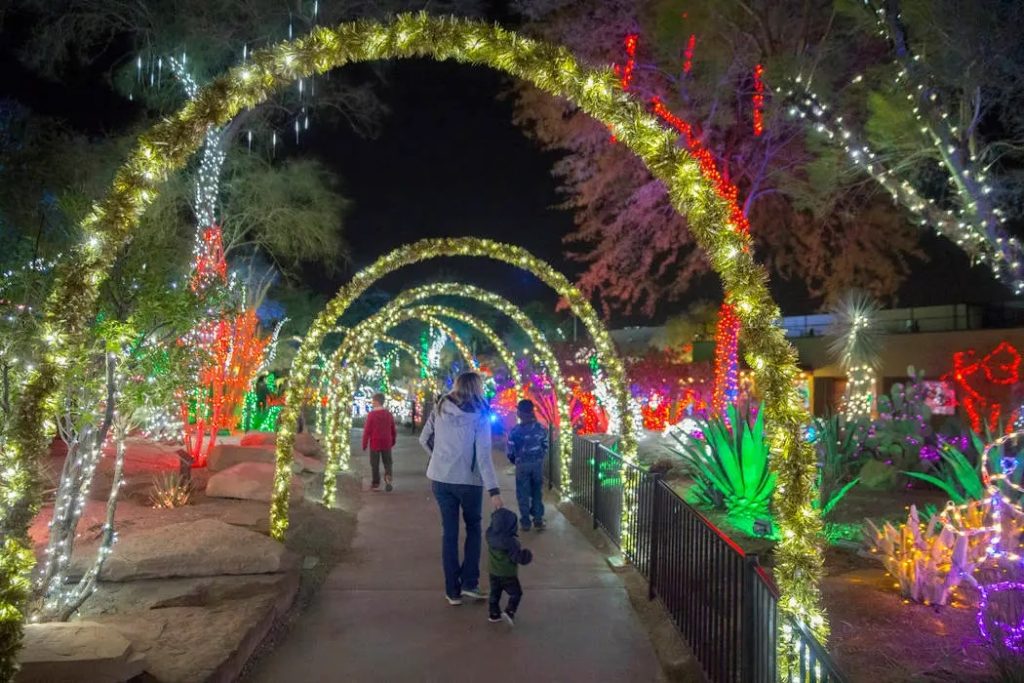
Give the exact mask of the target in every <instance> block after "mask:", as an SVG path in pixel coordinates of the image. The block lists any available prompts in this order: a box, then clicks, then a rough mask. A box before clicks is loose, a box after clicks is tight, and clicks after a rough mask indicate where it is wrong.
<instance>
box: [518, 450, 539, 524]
mask: <svg viewBox="0 0 1024 683" xmlns="http://www.w3.org/2000/svg"><path fill="white" fill-rule="evenodd" d="M543 472H544V462H543V461H537V462H529V463H516V500H517V501H518V502H519V521H520V522H522V523H523V524H524V525H525V526H529V525H530V517H533V521H534V522H540V521H541V520H543V519H544V475H543Z"/></svg>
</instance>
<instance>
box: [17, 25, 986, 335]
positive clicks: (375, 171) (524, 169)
mask: <svg viewBox="0 0 1024 683" xmlns="http://www.w3.org/2000/svg"><path fill="white" fill-rule="evenodd" d="M4 42H5V41H4V40H3V36H0V97H3V96H6V97H12V98H14V99H18V100H20V101H22V102H24V103H25V104H27V105H28V106H30V107H31V108H32V109H33V110H35V111H38V112H40V113H44V114H47V115H51V116H57V117H60V118H64V119H66V120H68V121H69V122H70V123H71V124H72V125H74V126H76V127H78V128H81V129H84V130H87V131H88V132H91V133H100V132H102V131H103V130H114V129H117V128H118V127H120V126H122V125H123V124H124V123H125V122H126V121H127V119H128V118H129V117H130V116H131V114H132V107H131V105H130V104H129V103H127V102H126V101H124V100H123V99H121V98H119V97H118V96H116V95H115V94H113V93H112V92H110V91H109V90H108V89H107V88H106V87H105V86H104V85H103V83H104V79H103V74H102V72H95V71H94V72H88V71H83V72H79V73H76V74H71V75H70V76H68V77H67V78H66V79H65V80H66V81H67V82H66V83H62V84H56V83H46V82H44V81H41V80H40V79H38V78H36V77H34V76H32V75H31V74H29V73H28V72H27V71H25V70H24V69H23V68H22V67H20V65H18V64H17V62H16V60H14V59H13V57H12V56H11V54H10V51H9V49H10V48H9V46H10V42H7V43H6V45H5V44H4ZM384 73H385V75H386V85H384V86H382V87H381V88H380V89H379V92H380V94H381V96H382V97H383V99H384V100H385V102H386V103H387V105H388V106H389V108H390V109H391V115H390V116H389V117H388V118H387V119H386V120H385V122H384V125H383V129H382V131H381V134H380V136H379V137H378V138H376V139H373V140H367V139H363V138H360V137H358V136H356V135H355V134H353V133H352V132H351V131H349V130H348V129H347V128H345V127H339V126H329V125H317V122H316V121H315V120H314V123H313V126H312V129H311V131H310V134H309V135H308V136H306V137H305V138H304V139H303V142H302V143H301V145H300V147H301V149H290V150H288V152H287V153H288V154H313V155H316V156H317V157H319V158H320V159H321V160H323V161H324V162H325V163H326V164H328V165H330V166H331V167H332V168H334V169H335V170H337V171H338V173H339V174H340V175H341V177H342V178H343V183H344V185H343V192H344V194H345V195H346V197H348V198H349V199H350V200H351V201H352V210H351V211H350V213H349V214H348V216H347V217H346V220H345V227H344V231H345V238H346V240H347V241H348V242H349V244H350V245H351V248H352V254H353V259H354V264H353V267H356V268H358V267H362V266H365V265H366V264H368V263H370V262H371V261H372V260H373V259H374V258H376V257H378V256H380V255H382V254H384V253H385V252H387V251H388V250H390V249H392V248H394V247H397V246H399V245H401V244H404V243H407V242H410V241H413V240H415V239H418V238H422V237H440V236H462V235H475V236H481V237H489V238H492V239H496V240H501V241H506V242H511V243H514V244H518V245H520V246H523V247H525V248H527V249H529V250H530V251H532V252H533V253H534V254H536V255H538V256H540V257H542V258H545V259H547V260H548V261H550V262H551V263H552V265H554V266H555V267H556V268H558V269H560V270H562V272H564V273H566V274H567V275H568V276H569V277H570V278H573V277H574V276H576V275H578V273H579V270H580V266H579V264H576V263H572V262H569V261H567V260H566V259H565V257H564V255H563V254H564V247H563V245H562V238H563V237H564V236H565V235H566V234H567V233H568V232H569V231H570V230H571V229H572V216H571V214H570V213H569V212H566V211H562V210H559V209H555V208H553V207H554V205H555V204H556V203H557V202H558V201H559V197H558V195H557V193H556V192H555V185H556V182H555V180H554V179H553V178H552V177H551V174H550V169H551V165H552V163H553V161H555V160H556V159H557V155H554V154H549V153H544V152H542V151H540V150H539V149H538V147H537V146H536V145H535V144H534V143H533V142H532V141H530V140H529V139H527V138H526V137H525V135H524V134H523V133H522V131H521V130H520V129H519V128H518V127H517V126H515V125H514V124H513V123H512V105H511V102H510V101H509V100H508V99H506V98H503V97H502V95H503V93H505V92H507V90H508V89H509V85H510V84H509V81H508V80H507V79H506V77H505V76H503V75H501V74H498V73H496V72H493V71H490V70H488V69H485V68H482V67H471V66H465V65H458V64H452V63H436V62H432V61H429V60H412V61H399V62H393V63H389V64H388V65H386V67H385V70H384ZM894 210H895V209H894ZM925 243H926V245H927V246H928V251H929V253H930V254H931V257H932V258H931V261H930V262H929V263H927V264H917V266H916V267H915V272H914V274H913V276H912V277H911V279H910V280H909V281H908V282H907V284H906V285H905V286H904V287H903V288H902V290H901V292H900V296H899V301H900V303H901V304H902V305H914V306H921V305H929V304H936V303H950V302H954V301H968V302H981V301H986V300H991V299H994V298H995V299H998V298H1004V297H1005V293H1004V292H1002V291H1001V290H1000V289H999V288H997V287H995V286H994V285H993V284H992V283H991V281H990V280H989V279H988V278H987V277H985V276H984V275H983V274H981V273H980V272H979V271H978V269H975V270H973V271H972V270H970V269H969V268H968V267H967V262H966V258H965V257H963V255H962V254H960V253H959V252H958V251H957V250H955V249H954V248H953V247H952V246H951V245H950V244H949V243H948V242H946V241H944V240H941V239H939V238H935V237H929V238H926V240H925ZM351 272H352V270H351V269H348V270H343V271H342V273H341V274H340V275H336V276H331V277H327V276H325V275H323V274H322V272H320V271H319V270H318V269H313V268H311V269H309V271H308V280H309V284H310V285H311V286H313V287H314V288H315V289H318V290H320V291H322V292H324V293H330V292H333V291H335V290H336V288H337V286H338V285H339V284H341V282H343V281H344V279H345V278H347V277H348V276H349V275H350V274H351ZM439 277H444V278H445V279H449V278H458V279H464V280H466V281H468V282H472V283H474V284H478V285H481V286H484V287H488V288H492V289H494V290H495V291H498V292H499V293H501V294H503V295H505V296H507V297H509V298H512V299H514V300H516V301H519V302H526V301H531V300H535V299H536V300H542V301H548V302H553V301H554V298H553V295H552V294H551V293H550V291H549V290H548V289H547V288H546V287H545V286H544V285H543V284H542V283H540V282H539V281H537V280H536V279H534V278H533V277H532V276H529V275H528V274H525V273H523V272H522V271H518V270H517V269H514V268H511V267H509V266H505V265H503V264H500V263H497V262H491V261H484V260H477V259H448V260H442V261H433V262H429V263H427V264H421V265H420V266H418V267H414V268H411V269H408V270H405V271H403V272H402V273H401V275H395V276H392V277H391V278H389V279H388V280H386V281H385V282H384V283H383V284H384V286H385V287H386V288H387V289H389V290H392V291H397V290H399V289H401V288H402V287H404V286H406V285H409V284H415V283H418V282H422V281H424V280H426V279H438V278H439ZM772 288H773V290H774V291H775V293H776V295H777V297H778V300H779V302H780V304H781V305H782V308H783V311H784V313H788V314H800V313H805V312H810V311H811V310H813V304H812V303H811V302H809V301H808V300H807V297H806V293H805V292H804V291H803V287H802V286H801V285H800V284H799V283H793V282H790V283H787V282H785V281H782V280H780V279H779V278H774V279H773V282H772ZM718 296H720V293H719V290H718V288H717V286H716V285H715V284H714V282H713V280H711V279H710V278H709V279H708V280H707V281H705V282H704V283H701V284H699V285H698V286H697V287H695V288H694V291H693V298H699V297H706V298H717V297H718ZM687 303H688V302H686V301H683V302H680V303H678V304H669V305H666V306H664V307H663V308H662V310H660V311H659V312H658V315H657V316H656V321H659V322H660V320H661V319H663V317H664V316H665V315H666V314H669V313H671V312H673V311H674V310H681V309H684V308H685V307H686V305H687ZM612 322H613V324H624V323H631V324H638V323H642V322H644V320H643V319H641V318H625V317H619V318H617V319H614V320H613V321H612Z"/></svg>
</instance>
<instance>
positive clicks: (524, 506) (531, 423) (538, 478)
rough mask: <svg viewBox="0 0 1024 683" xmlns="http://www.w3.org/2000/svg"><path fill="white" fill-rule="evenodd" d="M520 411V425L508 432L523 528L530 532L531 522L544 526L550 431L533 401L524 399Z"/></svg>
mask: <svg viewBox="0 0 1024 683" xmlns="http://www.w3.org/2000/svg"><path fill="white" fill-rule="evenodd" d="M516 414H517V415H518V416H519V424H517V425H516V426H515V427H513V428H512V431H511V432H509V435H508V459H509V461H510V462H511V463H512V464H514V465H515V466H516V499H517V500H518V501H519V520H520V523H521V524H522V527H523V531H529V530H530V526H531V523H532V526H534V527H536V529H537V530H538V531H540V530H541V529H543V528H544V455H545V454H546V453H547V452H548V430H547V429H545V428H544V427H543V426H542V425H541V424H540V423H539V422H537V417H536V415H534V412H533V401H529V400H526V399H523V400H522V401H520V402H519V405H518V406H516ZM531 517H532V519H531Z"/></svg>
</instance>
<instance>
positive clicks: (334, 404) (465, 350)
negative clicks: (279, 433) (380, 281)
mask: <svg viewBox="0 0 1024 683" xmlns="http://www.w3.org/2000/svg"><path fill="white" fill-rule="evenodd" d="M375 317H376V316H375ZM408 320H420V321H422V322H425V323H427V324H428V325H432V326H434V327H436V328H438V329H439V330H441V331H442V332H443V333H444V334H445V336H446V337H447V338H448V339H449V340H450V341H451V342H452V345H453V346H455V349H456V350H457V351H458V352H459V355H460V356H462V359H463V360H464V361H465V362H466V365H467V366H468V367H470V368H472V369H473V370H476V369H477V364H476V359H475V358H474V357H473V352H472V351H470V349H469V347H468V346H466V343H465V342H464V341H462V338H461V337H459V335H458V334H456V332H455V330H453V329H452V328H451V327H449V326H448V325H446V324H445V323H443V322H441V321H440V320H435V319H433V318H431V317H430V316H428V315H426V314H417V313H415V312H413V311H411V310H409V309H404V310H403V311H401V314H400V315H399V317H398V319H397V320H395V321H394V323H393V324H392V325H390V326H389V327H388V328H386V329H385V328H381V327H374V328H373V329H375V330H378V334H377V335H375V336H374V338H373V339H371V340H367V339H366V338H365V336H364V335H363V334H362V325H357V326H356V327H355V328H353V330H352V331H351V332H350V333H349V334H348V335H347V336H346V339H345V341H344V342H342V344H341V346H339V347H338V349H337V350H336V351H335V352H334V354H333V355H332V356H331V360H330V361H329V362H328V366H327V367H328V369H331V368H334V367H335V366H338V365H341V364H342V362H343V361H347V363H346V364H345V365H344V366H343V367H342V368H341V369H340V370H339V371H338V372H336V373H335V375H336V376H335V377H334V378H333V381H332V382H331V383H330V385H329V387H328V391H327V403H328V405H327V415H328V418H327V430H326V433H325V434H324V437H323V438H324V451H325V455H326V463H325V466H324V495H323V500H324V505H327V506H332V505H334V501H335V494H336V488H337V486H336V484H337V476H338V472H339V471H340V470H342V469H345V468H346V467H348V458H349V455H350V454H351V445H350V444H349V434H350V432H351V431H352V409H351V405H350V399H351V397H352V393H353V392H354V391H355V383H356V379H357V377H358V373H359V371H360V368H361V367H362V364H363V361H364V360H365V358H366V355H368V354H369V353H370V351H371V350H372V348H373V346H374V344H375V343H376V342H377V341H378V340H379V339H380V337H381V336H383V332H385V331H387V330H389V329H391V327H394V326H395V325H399V324H401V323H403V322H406V321H408ZM352 340H358V341H360V342H361V343H362V346H361V349H362V353H359V352H358V349H352V348H351V346H352ZM353 351H356V353H355V355H353V354H352V352H353Z"/></svg>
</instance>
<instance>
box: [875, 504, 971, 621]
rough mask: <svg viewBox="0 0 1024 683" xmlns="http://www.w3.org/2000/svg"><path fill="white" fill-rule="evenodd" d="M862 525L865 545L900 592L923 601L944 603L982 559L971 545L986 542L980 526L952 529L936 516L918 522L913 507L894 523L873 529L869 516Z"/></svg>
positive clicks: (931, 603)
mask: <svg viewBox="0 0 1024 683" xmlns="http://www.w3.org/2000/svg"><path fill="white" fill-rule="evenodd" d="M967 521H969V522H970V521H974V520H973V517H972V518H970V519H969V520H967ZM867 527H868V528H867V530H866V531H865V539H864V540H865V544H866V545H867V547H868V549H869V550H870V552H871V553H873V554H875V555H877V556H878V559H879V561H880V562H881V563H882V565H883V566H884V567H885V569H886V571H888V572H889V574H891V575H892V576H893V578H895V579H896V581H897V582H898V583H899V587H900V593H901V594H902V595H903V596H904V597H906V598H909V599H910V600H913V601H915V602H920V603H923V604H925V605H945V604H947V603H948V602H949V599H950V596H951V594H952V592H953V590H954V589H955V588H956V587H957V586H959V585H960V584H961V582H963V581H964V579H965V578H968V577H970V576H971V574H973V573H974V571H975V569H976V568H977V567H978V564H979V563H980V562H981V561H982V560H983V556H979V553H978V552H977V550H976V548H981V547H984V546H986V545H987V542H988V538H989V536H990V532H988V531H986V530H984V529H981V530H977V531H973V532H972V531H971V530H969V529H962V530H959V531H958V530H955V529H953V528H952V527H951V526H946V525H943V524H942V522H941V521H940V519H939V517H938V515H936V516H933V517H932V518H931V519H930V520H928V524H927V525H925V524H922V523H921V521H920V519H919V518H918V514H917V508H916V507H915V506H911V507H910V515H909V516H908V517H907V522H906V524H901V525H900V526H899V528H896V527H894V526H892V525H891V524H889V523H888V522H886V523H885V525H884V526H883V527H882V528H881V529H879V528H878V527H876V526H875V525H874V524H873V523H872V522H871V521H870V520H869V521H868V523H867ZM972 550H973V551H974V552H972Z"/></svg>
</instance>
